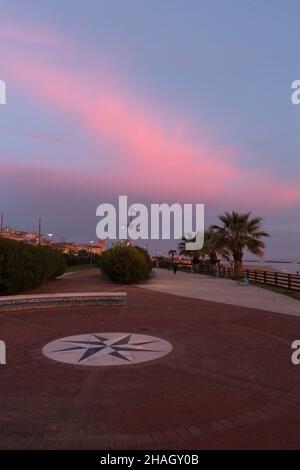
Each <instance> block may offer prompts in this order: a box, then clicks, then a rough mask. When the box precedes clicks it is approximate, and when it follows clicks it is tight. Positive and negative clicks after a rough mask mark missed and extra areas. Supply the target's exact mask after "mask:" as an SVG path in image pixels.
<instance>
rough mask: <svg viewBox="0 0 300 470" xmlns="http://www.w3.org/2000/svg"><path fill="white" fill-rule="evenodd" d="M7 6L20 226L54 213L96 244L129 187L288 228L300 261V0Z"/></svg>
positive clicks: (12, 192)
mask: <svg viewBox="0 0 300 470" xmlns="http://www.w3.org/2000/svg"><path fill="white" fill-rule="evenodd" d="M0 11H1V16H0V57H1V63H0V80H4V81H5V83H6V86H7V103H6V105H0V210H2V211H4V213H5V225H10V226H13V227H18V228H22V229H28V230H32V229H35V230H36V229H37V226H38V218H39V217H42V223H43V231H44V232H45V233H49V232H50V233H54V236H55V238H56V239H57V240H60V239H61V238H62V237H64V238H65V239H67V240H74V241H88V240H90V238H91V237H92V238H94V239H96V233H95V230H96V224H97V221H98V220H97V218H96V207H97V206H98V205H99V204H101V203H106V202H112V203H114V202H116V201H117V198H118V196H119V195H123V194H124V195H128V198H129V201H130V202H131V203H134V202H140V203H146V204H147V203H162V202H168V203H172V202H179V203H194V204H196V203H204V204H205V220H206V225H207V226H208V225H210V224H211V223H216V221H217V215H218V214H220V213H222V212H223V211H225V210H228V211H231V210H233V209H234V210H238V211H252V212H253V215H260V216H262V217H263V218H264V227H265V228H266V229H267V230H268V231H269V232H270V234H271V235H272V236H271V238H270V239H268V241H267V250H266V255H267V256H270V257H276V258H299V259H300V247H299V239H300V222H299V209H300V185H299V174H300V160H299V150H300V133H299V126H300V106H296V105H293V104H292V103H291V93H292V91H291V83H292V82H293V81H294V80H296V79H300V70H299V58H298V36H299V20H300V4H299V2H298V1H292V0H287V1H283V0H282V1H276V0H265V1H264V2H261V1H260V0H257V1H256V0H251V1H250V0H226V2H224V1H223V0H189V1H185V0H127V1H124V0H109V1H108V0H89V1H88V2H86V1H83V0H78V1H75V0H59V1H58V0H51V1H50V0H49V1H46V0H39V1H37V0H27V1H26V2H23V1H21V0H19V1H16V0H10V2H6V1H5V2H4V1H3V0H0ZM176 244H177V242H173V243H171V242H170V243H169V245H170V247H172V246H176ZM171 245H172V246H171ZM161 246H162V245H161ZM157 247H159V245H155V242H152V243H150V248H151V249H152V250H154V249H155V248H157ZM161 249H164V250H166V249H167V247H166V245H164V246H163V248H161Z"/></svg>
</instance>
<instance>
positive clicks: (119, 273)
mask: <svg viewBox="0 0 300 470" xmlns="http://www.w3.org/2000/svg"><path fill="white" fill-rule="evenodd" d="M99 266H100V269H101V271H102V272H103V273H104V274H106V275H107V276H108V277H109V278H110V279H112V280H113V281H116V282H120V283H126V284H129V283H132V282H139V281H145V280H146V279H147V278H148V277H149V275H150V273H151V270H152V263H151V259H150V256H149V255H148V252H147V251H146V250H144V249H143V248H140V247H139V246H131V245H129V246H127V245H124V244H123V243H117V244H116V245H114V246H113V247H112V248H110V249H109V250H106V251H105V252H104V253H102V255H101V256H100V260H99Z"/></svg>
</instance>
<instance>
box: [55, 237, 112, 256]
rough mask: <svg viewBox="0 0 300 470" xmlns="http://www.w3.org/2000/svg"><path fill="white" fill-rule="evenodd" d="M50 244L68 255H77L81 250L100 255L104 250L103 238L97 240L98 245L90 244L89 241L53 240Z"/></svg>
mask: <svg viewBox="0 0 300 470" xmlns="http://www.w3.org/2000/svg"><path fill="white" fill-rule="evenodd" d="M50 246H51V247H52V248H55V249H56V250H61V251H63V252H64V253H67V254H69V255H78V254H79V253H80V252H82V251H86V252H87V253H93V255H101V253H103V251H104V250H105V240H98V245H91V244H89V243H73V242H59V243H56V242H53V243H51V245H50Z"/></svg>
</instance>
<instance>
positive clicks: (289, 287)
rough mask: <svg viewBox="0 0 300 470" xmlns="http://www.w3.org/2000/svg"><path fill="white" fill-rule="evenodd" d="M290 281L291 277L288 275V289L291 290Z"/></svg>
mask: <svg viewBox="0 0 300 470" xmlns="http://www.w3.org/2000/svg"><path fill="white" fill-rule="evenodd" d="M291 280H292V279H291V275H290V274H288V289H291V287H292V283H291Z"/></svg>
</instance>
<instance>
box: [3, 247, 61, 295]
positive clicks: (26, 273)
mask: <svg viewBox="0 0 300 470" xmlns="http://www.w3.org/2000/svg"><path fill="white" fill-rule="evenodd" d="M64 271H65V260H64V257H63V255H62V254H61V253H60V252H58V251H56V250H53V249H52V248H49V247H44V246H32V245H27V244H25V243H23V242H18V241H14V240H9V239H6V238H0V295H5V294H8V295H10V294H16V293H18V292H21V291H24V290H27V289H31V288H33V287H36V286H38V285H40V284H41V283H43V282H45V281H49V280H50V279H54V278H55V277H57V276H59V275H61V274H63V273H64Z"/></svg>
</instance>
